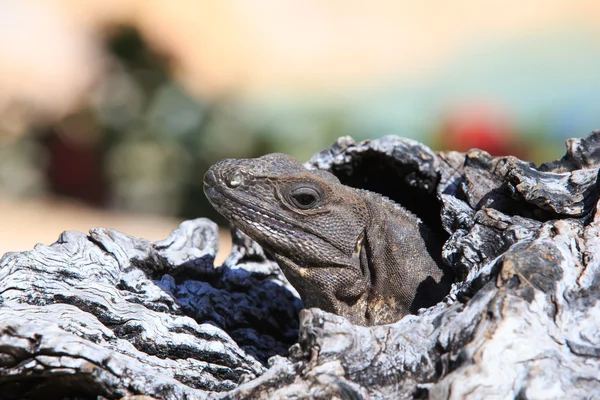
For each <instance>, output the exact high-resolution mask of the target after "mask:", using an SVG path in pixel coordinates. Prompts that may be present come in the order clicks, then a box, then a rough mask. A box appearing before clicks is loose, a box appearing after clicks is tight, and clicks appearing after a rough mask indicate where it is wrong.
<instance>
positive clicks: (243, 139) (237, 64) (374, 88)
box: [0, 0, 600, 253]
mask: <svg viewBox="0 0 600 400" xmlns="http://www.w3.org/2000/svg"><path fill="white" fill-rule="evenodd" d="M599 18H600V2H598V1H590V0H585V1H583V0H580V1H578V0H568V1H567V0H529V1H515V0H509V1H492V0H489V1H481V0H455V1H452V2H448V1H443V0H429V1H419V2H408V1H399V0H371V1H351V0H345V1H334V0H320V1H316V0H253V1H247V0H214V1H201V0H38V1H36V0H19V1H0V189H1V193H0V253H4V252H6V251H13V250H26V249H30V248H32V247H33V245H34V244H35V243H37V242H43V243H46V244H50V243H52V242H53V241H55V240H56V238H57V236H58V234H59V233H60V232H61V231H63V230H69V229H76V230H81V231H84V232H86V231H87V230H88V229H89V228H92V227H95V226H104V227H111V228H116V229H119V230H122V231H124V232H126V233H129V234H132V235H135V236H141V237H145V238H148V239H152V240H156V239H160V238H163V237H165V236H166V235H167V234H168V233H169V232H170V231H171V230H172V229H173V228H175V227H176V226H177V224H178V223H179V221H181V220H182V219H184V218H191V217H198V216H208V217H211V218H214V217H215V214H214V212H213V210H212V209H211V208H210V206H209V205H208V203H207V202H206V200H205V198H204V195H203V194H202V175H203V174H204V171H205V170H206V169H207V168H208V166H210V165H211V164H212V163H214V162H215V161H217V160H219V159H221V158H224V157H252V156H258V155H262V154H264V153H267V152H273V151H281V152H286V153H289V154H292V155H294V156H296V157H298V158H299V159H301V160H306V159H307V158H308V157H309V156H310V155H311V154H313V153H314V152H316V151H319V150H321V149H323V148H325V147H327V146H328V145H330V144H331V143H332V142H333V141H334V140H335V138H337V137H338V136H341V135H350V136H353V137H354V138H355V139H365V138H371V137H379V136H382V135H387V134H394V135H400V136H405V137H410V138H414V139H417V140H420V141H423V142H425V143H427V144H428V145H430V146H431V147H432V148H434V149H444V148H451V149H456V150H466V149H468V148H472V147H478V148H483V149H485V150H488V151H489V152H490V153H492V154H496V155H503V154H513V155H517V156H519V157H521V158H524V159H528V160H533V161H535V162H541V161H545V160H550V159H553V158H557V157H559V156H561V155H562V152H563V149H564V140H565V139H566V138H569V137H575V136H584V135H586V134H587V133H589V132H590V131H592V130H594V129H597V128H600V95H598V94H599V93H600V73H598V70H599V69H600V24H598V21H599V20H600V19H599Z"/></svg>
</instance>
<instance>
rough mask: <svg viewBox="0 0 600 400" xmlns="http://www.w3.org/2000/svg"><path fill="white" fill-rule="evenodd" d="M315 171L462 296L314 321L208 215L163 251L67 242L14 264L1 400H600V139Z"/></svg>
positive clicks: (91, 240)
mask: <svg viewBox="0 0 600 400" xmlns="http://www.w3.org/2000/svg"><path fill="white" fill-rule="evenodd" d="M307 165H309V166H312V167H318V168H324V169H328V170H330V171H332V172H333V173H335V174H336V175H337V176H338V177H339V178H340V180H341V181H342V182H344V183H346V184H348V185H351V186H355V187H361V188H366V189H370V190H374V191H378V192H380V193H383V194H385V195H387V196H388V197H390V198H392V199H394V200H396V201H398V202H399V203H402V204H403V205H405V206H406V207H407V208H409V209H411V210H412V211H413V212H415V213H416V214H417V215H419V216H420V217H421V219H423V220H424V221H425V222H426V223H427V224H428V225H429V226H430V227H431V228H432V229H434V230H435V232H436V234H437V235H438V237H439V239H442V241H441V242H443V243H445V244H444V247H443V256H444V259H445V262H447V264H448V265H450V266H451V267H452V268H453V269H454V272H455V274H456V276H457V283H456V284H455V285H454V287H453V289H452V291H451V293H450V295H449V296H447V297H446V299H445V300H444V301H443V302H441V303H440V304H438V305H437V306H435V307H432V308H430V309H424V310H421V311H420V312H419V314H418V315H409V316H406V317H404V318H403V319H402V320H400V321H398V322H396V323H394V324H391V325H383V326H376V327H369V328H367V327H361V326H356V325H352V324H350V323H349V322H348V321H347V320H345V319H344V318H341V317H338V316H336V315H332V314H328V313H325V312H323V311H321V310H318V309H308V310H302V311H300V319H299V325H298V319H297V314H298V312H299V310H300V309H301V306H302V304H301V302H300V301H299V300H298V298H297V297H296V295H295V292H294V291H293V289H292V288H291V287H290V286H289V284H288V283H287V282H286V281H285V279H284V277H283V276H282V274H281V272H280V271H279V270H278V268H277V266H276V264H275V263H273V262H272V261H270V260H269V259H268V258H267V257H266V256H265V254H263V252H262V250H261V249H260V247H259V246H257V245H256V244H255V243H253V242H251V241H250V240H249V239H248V238H246V237H244V236H243V235H242V234H240V233H239V232H237V231H234V232H233V233H234V248H233V251H232V253H231V255H230V257H229V258H228V260H227V261H226V262H225V264H224V265H223V266H218V267H213V260H214V255H215V252H216V249H217V230H216V226H215V225H214V224H213V223H212V222H210V221H208V220H206V219H198V220H193V221H187V222H184V223H183V224H182V225H181V226H180V227H179V229H178V230H176V231H174V232H173V234H172V235H171V236H170V237H169V238H167V239H166V240H164V241H162V242H157V243H151V242H148V241H146V240H143V239H136V238H132V237H130V236H127V235H125V234H122V233H118V232H115V231H112V230H108V229H102V228H99V229H94V230H92V231H90V233H89V234H88V235H85V234H82V233H77V232H66V233H63V234H62V235H61V236H60V238H59V240H58V241H57V242H56V243H55V244H53V245H52V246H50V247H46V246H42V245H38V246H36V248H35V249H34V250H32V251H29V252H24V253H9V254H7V255H5V256H4V258H2V260H1V261H0V399H23V398H40V399H41V398H44V399H48V398H63V397H66V398H96V396H102V397H105V398H109V399H118V398H121V397H126V396H133V395H140V394H144V395H148V396H152V397H154V398H160V399H184V398H187V399H204V398H232V399H246V398H257V399H258V398H260V399H267V398H269V399H271V398H289V399H295V398H307V399H308V398H323V399H326V398H344V399H347V398H350V399H360V398H407V399H408V398H429V399H463V398H470V399H480V398H482V399H483V398H520V399H539V398H548V399H554V398H600V380H599V378H600V307H599V306H598V299H599V297H600V296H599V294H600V292H599V290H600V212H598V211H597V203H598V182H597V180H598V167H599V166H600V133H593V134H592V135H590V136H589V137H588V138H586V139H577V140H570V141H568V142H567V154H566V155H565V157H563V158H562V159H561V160H557V161H555V162H551V163H546V164H543V165H541V166H540V167H539V168H536V167H535V166H534V165H532V164H530V163H526V162H523V161H521V160H518V159H516V158H514V157H497V158H495V157H491V156H489V155H488V154H487V153H485V152H482V151H478V150H473V151H470V152H468V153H466V154H463V153H456V152H446V153H434V152H432V151H431V150H430V149H428V148H427V147H425V146H423V145H421V144H419V143H417V142H414V141H411V140H406V139H399V138H396V137H385V138H382V139H378V140H373V141H366V142H361V143H355V142H354V141H352V140H351V139H349V138H341V139H339V140H338V142H337V143H336V144H335V145H334V146H332V147H331V148H329V149H327V150H325V151H323V152H321V153H319V154H317V155H315V156H314V157H313V159H312V160H310V161H309V163H307ZM296 342H297V343H296ZM294 343H295V344H294ZM290 346H291V347H290ZM288 348H289V351H288Z"/></svg>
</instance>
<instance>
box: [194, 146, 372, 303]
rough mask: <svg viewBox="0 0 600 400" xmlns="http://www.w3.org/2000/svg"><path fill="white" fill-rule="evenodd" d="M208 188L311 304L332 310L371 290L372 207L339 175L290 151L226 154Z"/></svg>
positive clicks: (207, 177)
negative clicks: (366, 249)
mask: <svg viewBox="0 0 600 400" xmlns="http://www.w3.org/2000/svg"><path fill="white" fill-rule="evenodd" d="M204 192H205V194H206V197H207V198H208V199H209V201H210V202H211V204H212V205H213V206H214V207H215V208H216V210H217V211H218V212H219V213H220V214H222V215H223V216H224V217H226V218H227V219H228V220H229V221H231V222H232V223H233V224H235V225H236V226H237V227H238V228H239V229H240V230H241V231H243V232H244V233H246V234H247V235H248V236H250V237H251V238H252V239H254V240H255V241H256V242H258V243H259V244H260V245H261V246H263V247H264V248H265V249H266V250H267V251H268V252H269V253H271V254H272V255H273V257H274V258H275V259H276V260H277V261H278V263H279V265H280V266H281V267H282V269H283V270H284V273H285V274H286V276H287V277H288V279H290V281H291V283H292V285H294V287H295V288H296V289H297V290H298V291H299V292H300V295H301V296H302V298H303V300H304V302H305V303H306V305H307V306H309V307H312V306H316V307H320V308H323V309H326V310H330V311H331V310H332V305H331V304H329V303H331V302H332V301H334V300H333V297H336V298H339V297H340V296H341V297H344V296H345V297H346V298H347V297H348V296H350V297H352V296H354V297H357V298H358V297H360V295H362V293H363V292H364V290H365V287H366V285H367V282H365V277H364V276H363V275H364V272H365V271H362V270H361V262H360V252H361V248H362V241H363V233H364V231H365V229H366V225H367V223H368V221H369V220H370V216H369V209H368V207H367V205H366V204H365V203H364V200H363V199H362V198H361V197H360V196H358V195H357V194H356V191H355V190H354V189H351V188H349V187H347V186H344V185H342V184H341V183H340V182H339V180H338V179H337V178H336V177H335V176H334V175H332V174H331V173H329V172H326V171H321V170H308V169H306V168H305V167H304V166H303V165H302V163H300V162H299V161H298V160H296V159H294V158H293V157H291V156H288V155H285V154H268V155H266V156H263V157H260V158H255V159H240V160H236V159H225V160H222V161H220V162H218V163H216V164H215V165H213V166H212V167H211V168H210V169H209V170H208V172H207V173H206V175H205V176H204ZM323 293H325V295H324V294H323ZM332 296H333V297H332ZM346 300H347V299H346ZM354 300H356V299H354ZM336 307H337V306H336ZM336 307H334V308H336ZM334 312H335V311H334Z"/></svg>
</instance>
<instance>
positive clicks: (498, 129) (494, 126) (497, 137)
mask: <svg viewBox="0 0 600 400" xmlns="http://www.w3.org/2000/svg"><path fill="white" fill-rule="evenodd" d="M443 121H444V122H443V123H442V129H441V130H440V132H439V138H438V139H439V143H440V145H441V147H442V148H443V149H445V150H456V151H467V150H470V149H473V148H477V149H481V150H485V151H487V152H488V153H490V154H491V155H493V156H507V155H513V156H517V157H519V158H523V157H525V156H526V151H525V149H524V147H523V146H522V144H521V143H520V142H519V140H518V137H517V135H516V134H515V129H514V127H513V124H512V121H511V119H510V118H509V116H508V114H507V113H506V112H505V111H503V110H502V109H501V108H500V107H498V106H494V105H490V104H487V103H472V104H469V105H463V106H460V107H456V108H453V109H452V110H451V111H450V112H449V113H448V114H447V116H446V117H445V118H444V119H443Z"/></svg>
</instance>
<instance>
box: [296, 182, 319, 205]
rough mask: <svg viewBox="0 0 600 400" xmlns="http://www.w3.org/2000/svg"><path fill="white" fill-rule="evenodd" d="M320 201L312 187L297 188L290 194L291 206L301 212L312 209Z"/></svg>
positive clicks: (317, 193)
mask: <svg viewBox="0 0 600 400" xmlns="http://www.w3.org/2000/svg"><path fill="white" fill-rule="evenodd" d="M320 199H321V195H320V193H319V192H318V191H317V190H315V189H314V188H312V187H306V186H303V187H299V188H296V189H294V190H292V191H291V192H290V200H291V202H292V204H293V205H294V206H296V207H298V208H300V209H302V210H308V209H309V208H312V207H314V206H315V205H316V204H317V203H319V200H320Z"/></svg>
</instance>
